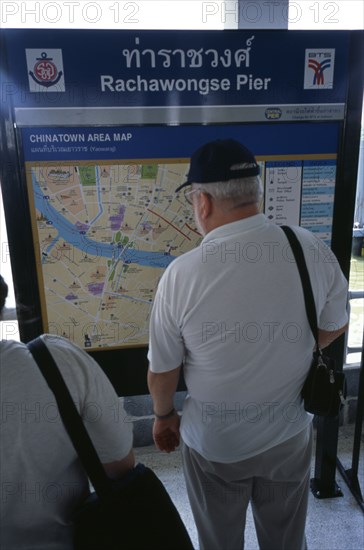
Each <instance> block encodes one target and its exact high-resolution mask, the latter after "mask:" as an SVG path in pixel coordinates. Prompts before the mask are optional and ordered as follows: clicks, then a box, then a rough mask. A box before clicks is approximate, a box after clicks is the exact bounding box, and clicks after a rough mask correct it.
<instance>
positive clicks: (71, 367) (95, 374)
mask: <svg viewBox="0 0 364 550" xmlns="http://www.w3.org/2000/svg"><path fill="white" fill-rule="evenodd" d="M6 295H7V285H6V283H5V281H4V279H3V278H2V277H1V276H0V306H1V310H2V309H3V307H4V303H5V299H6ZM42 338H43V341H44V342H45V344H46V346H47V347H48V349H49V351H50V352H51V353H52V355H53V357H54V359H55V361H56V363H57V366H58V367H59V369H60V371H61V373H62V376H63V378H64V379H65V382H66V384H67V386H68V388H69V390H70V392H71V395H72V397H73V399H74V402H75V404H76V407H77V409H78V411H79V412H80V414H81V416H82V419H83V422H84V424H85V426H86V428H87V430H88V432H89V434H90V437H91V439H92V441H93V444H94V445H95V448H96V451H97V453H98V455H99V457H100V460H101V461H102V463H103V466H104V469H105V472H106V474H107V475H108V476H109V477H110V478H112V479H118V478H121V477H123V476H124V475H125V474H126V473H127V472H128V471H129V470H130V469H131V468H133V467H134V454H133V450H132V424H131V423H127V422H125V417H126V413H125V410H124V407H123V405H122V404H121V403H120V401H119V399H118V396H117V394H116V392H115V390H114V388H113V387H112V385H111V383H110V382H109V380H108V378H107V377H106V375H105V374H104V373H103V371H102V369H101V368H100V367H99V365H98V364H97V363H96V362H95V361H94V360H93V359H92V358H91V357H90V356H89V355H87V354H86V352H84V351H83V350H82V349H81V348H79V347H78V346H76V345H74V344H73V343H72V342H70V341H68V340H66V339H64V338H61V337H58V336H54V335H49V334H47V335H43V336H42ZM0 355H1V364H0V374H1V405H2V421H1V422H2V425H1V461H0V469H1V481H2V483H1V521H0V524H1V530H0V547H1V549H2V550H42V549H44V550H52V549H54V550H71V549H72V548H73V542H72V536H73V530H72V523H71V516H72V514H73V513H74V511H75V509H76V508H77V507H78V505H79V504H80V503H81V502H82V500H83V498H84V497H85V496H87V494H88V492H89V484H88V479H87V476H86V474H85V472H84V470H83V467H82V465H81V462H80V460H79V458H78V455H77V453H76V451H75V449H74V447H73V445H72V443H71V440H70V437H69V435H68V434H67V432H66V430H65V428H64V426H63V423H62V420H61V417H60V414H59V411H58V408H57V405H56V402H55V398H54V396H53V393H52V392H51V390H50V389H49V387H48V385H47V382H46V381H45V379H44V377H43V375H42V374H41V371H40V369H39V368H38V366H37V364H36V363H35V361H34V359H33V357H32V355H31V353H30V351H28V349H27V347H26V345H25V344H23V343H20V342H16V341H11V340H7V341H5V340H2V341H1V342H0Z"/></svg>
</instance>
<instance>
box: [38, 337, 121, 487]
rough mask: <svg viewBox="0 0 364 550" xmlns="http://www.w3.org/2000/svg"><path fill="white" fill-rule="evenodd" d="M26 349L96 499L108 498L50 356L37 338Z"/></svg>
mask: <svg viewBox="0 0 364 550" xmlns="http://www.w3.org/2000/svg"><path fill="white" fill-rule="evenodd" d="M27 347H28V349H29V351H30V352H31V353H32V355H33V357H34V359H35V362H36V363H37V364H38V367H39V368H40V370H41V372H42V374H43V376H44V378H45V379H46V381H47V383H48V386H49V387H50V389H51V390H52V392H53V393H54V396H55V398H56V402H57V405H58V409H59V412H60V414H61V417H62V421H63V424H64V426H65V428H66V430H67V432H68V435H69V436H70V438H71V441H72V443H73V445H74V447H75V449H76V451H77V453H78V455H79V458H80V460H81V462H82V465H83V467H84V468H85V471H86V473H87V475H88V477H89V479H90V480H91V483H92V485H93V486H94V488H95V491H96V493H97V494H98V495H99V497H104V496H105V497H106V496H108V495H109V494H110V492H111V485H110V480H109V478H108V477H107V475H106V473H105V470H104V468H103V466H102V464H101V461H100V459H99V457H98V455H97V452H96V449H95V447H94V445H93V443H92V441H91V438H90V436H89V434H88V432H87V430H86V428H85V426H84V424H83V421H82V418H81V416H80V414H79V412H78V410H77V409H76V406H75V404H74V402H73V400H72V397H71V394H70V392H69V390H68V388H67V386H66V383H65V381H64V379H63V377H62V374H61V373H60V371H59V369H58V366H57V364H56V362H55V361H54V359H53V356H52V354H51V353H50V351H49V350H48V348H47V346H46V344H45V343H44V342H43V340H42V338H41V337H40V336H38V338H35V339H34V340H32V341H31V342H29V343H28V344H27Z"/></svg>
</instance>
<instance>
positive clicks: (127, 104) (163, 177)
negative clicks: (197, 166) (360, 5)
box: [2, 29, 350, 351]
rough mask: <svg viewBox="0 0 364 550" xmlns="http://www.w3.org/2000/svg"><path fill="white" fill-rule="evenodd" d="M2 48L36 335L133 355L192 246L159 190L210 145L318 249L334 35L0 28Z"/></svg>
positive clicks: (332, 111) (328, 193) (172, 184)
mask: <svg viewBox="0 0 364 550" xmlns="http://www.w3.org/2000/svg"><path fill="white" fill-rule="evenodd" d="M3 44H4V46H5V51H6V55H5V60H6V63H5V64H3V69H2V70H3V71H4V74H5V73H6V86H5V87H3V95H4V97H5V104H6V105H7V106H8V107H9V112H10V118H9V120H11V121H12V122H13V124H14V126H15V128H16V129H15V143H16V148H17V149H18V150H19V158H20V162H21V171H22V172H23V174H24V178H23V181H24V184H25V185H26V189H27V192H26V194H27V200H28V206H29V219H30V225H31V235H32V246H33V248H34V255H35V260H36V279H37V284H38V291H39V300H40V313H41V319H42V330H44V331H48V332H52V333H56V334H60V335H62V336H65V337H67V338H70V339H71V340H73V341H75V342H76V343H77V344H79V345H80V346H81V347H83V348H84V349H87V350H89V351H93V350H107V349H113V348H115V349H119V348H126V347H133V346H135V347H145V346H147V343H148V323H149V315H150V311H151V307H152V304H153V298H154V293H155V290H156V288H157V285H158V282H159V279H160V277H161V276H162V274H163V272H164V270H165V268H166V267H167V266H168V265H169V264H170V263H171V262H172V261H173V260H174V258H176V257H177V256H179V255H181V254H183V253H185V252H186V251H188V250H190V249H191V248H193V247H195V246H198V244H199V243H200V241H201V239H202V236H201V235H200V233H199V231H198V229H197V228H196V226H195V223H194V219H193V212H192V210H191V207H190V206H189V205H188V204H187V202H186V201H185V200H184V197H183V193H182V196H181V194H176V193H175V189H176V188H177V187H178V185H180V184H181V183H182V182H183V181H184V178H185V176H186V173H187V171H188V164H189V159H190V156H191V154H192V152H193V151H194V150H195V149H196V148H197V147H199V146H200V145H202V144H203V143H205V142H207V141H209V140H212V139H221V138H226V137H232V138H235V139H238V140H239V141H241V142H243V143H244V144H245V145H246V146H247V147H249V148H250V149H251V150H252V151H253V152H254V154H255V155H256V157H257V160H258V162H259V164H260V166H261V175H262V181H263V186H264V198H263V201H262V204H261V210H262V212H264V213H265V214H266V215H267V217H268V218H269V219H271V220H272V221H273V222H275V223H277V224H297V225H302V226H304V227H306V228H308V229H310V230H311V231H313V232H316V233H317V234H318V235H319V236H320V237H321V238H322V240H324V241H325V242H326V243H328V244H329V245H330V244H331V238H332V226H333V215H334V204H335V189H336V185H337V170H338V163H339V153H340V143H341V140H342V134H343V125H344V120H345V112H346V102H347V90H348V59H349V44H350V33H349V32H345V31H340V32H330V33H325V32H311V31H310V32H277V31H275V32H269V31H254V32H252V31H242V30H241V31H227V32H221V31H209V32H206V33H201V32H193V31H190V32H171V31H163V32H160V31H158V32H155V31H120V32H118V31H111V32H109V31H48V30H47V31H46V30H41V31H22V32H21V33H19V32H18V31H15V30H14V31H12V30H11V29H8V30H7V31H6V33H4V39H3ZM76 51H77V56H76V55H75V52H76ZM5 142H6V143H5ZM2 143H3V147H4V148H5V150H6V148H7V147H9V146H8V145H7V143H9V140H4V139H3V140H2ZM14 148H15V147H14ZM8 154H9V156H11V154H13V153H11V151H10V148H9V150H8Z"/></svg>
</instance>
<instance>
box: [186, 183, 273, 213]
mask: <svg viewBox="0 0 364 550" xmlns="http://www.w3.org/2000/svg"><path fill="white" fill-rule="evenodd" d="M193 189H198V190H200V191H204V192H205V193H208V194H209V195H211V197H213V198H214V199H217V200H225V199H230V200H232V201H233V202H234V203H236V206H243V205H244V204H251V203H258V202H259V201H260V199H261V198H262V196H263V186H262V181H261V179H260V177H259V176H253V177H250V178H239V179H233V180H228V181H217V182H214V183H203V184H199V183H196V184H195V183H194V184H193Z"/></svg>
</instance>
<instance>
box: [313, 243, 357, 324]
mask: <svg viewBox="0 0 364 550" xmlns="http://www.w3.org/2000/svg"><path fill="white" fill-rule="evenodd" d="M321 247H322V252H323V256H322V257H321V261H322V265H323V266H325V267H326V269H327V270H328V271H329V274H328V279H329V281H330V283H329V288H328V291H327V295H326V302H325V304H324V307H323V309H322V311H321V313H320V315H319V319H318V326H319V328H321V329H322V330H327V331H333V330H337V329H339V328H341V327H343V326H344V325H346V323H347V322H348V320H349V316H348V308H347V304H348V282H347V280H346V278H345V276H344V274H343V272H342V271H341V268H340V264H339V262H338V260H337V258H336V256H335V254H334V253H333V251H332V250H331V249H330V248H329V247H328V246H327V245H325V243H321Z"/></svg>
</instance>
